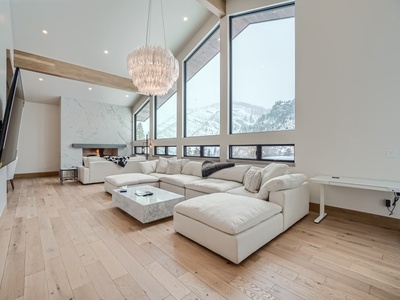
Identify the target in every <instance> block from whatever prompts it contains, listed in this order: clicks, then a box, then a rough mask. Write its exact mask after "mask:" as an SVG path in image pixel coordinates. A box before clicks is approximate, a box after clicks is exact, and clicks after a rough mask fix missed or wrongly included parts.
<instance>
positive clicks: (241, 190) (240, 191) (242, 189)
mask: <svg viewBox="0 0 400 300" xmlns="http://www.w3.org/2000/svg"><path fill="white" fill-rule="evenodd" d="M225 193H228V194H234V195H242V196H247V197H253V198H257V193H252V192H249V191H248V190H246V188H245V187H244V186H241V187H238V188H235V189H232V190H229V191H226V192H225Z"/></svg>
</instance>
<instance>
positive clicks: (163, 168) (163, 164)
mask: <svg viewBox="0 0 400 300" xmlns="http://www.w3.org/2000/svg"><path fill="white" fill-rule="evenodd" d="M168 161H176V157H171V158H164V157H160V158H159V159H158V162H157V167H156V173H163V174H165V173H166V172H167V165H168Z"/></svg>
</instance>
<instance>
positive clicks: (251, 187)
mask: <svg viewBox="0 0 400 300" xmlns="http://www.w3.org/2000/svg"><path fill="white" fill-rule="evenodd" d="M261 170H262V169H261V168H257V167H251V168H250V169H248V170H247V172H246V173H245V174H244V178H243V184H244V187H245V188H246V190H248V191H249V192H251V193H256V192H258V191H259V190H260V184H261Z"/></svg>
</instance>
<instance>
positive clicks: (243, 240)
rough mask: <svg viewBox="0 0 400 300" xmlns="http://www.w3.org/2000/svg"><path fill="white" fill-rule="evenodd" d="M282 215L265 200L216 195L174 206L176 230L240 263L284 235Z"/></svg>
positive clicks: (278, 208) (200, 197)
mask: <svg viewBox="0 0 400 300" xmlns="http://www.w3.org/2000/svg"><path fill="white" fill-rule="evenodd" d="M281 212H282V207H281V206H279V205H277V204H275V203H272V202H268V201H265V200H261V199H257V198H253V197H247V196H242V195H232V194H227V193H214V194H209V195H204V196H199V197H196V198H192V199H189V200H186V201H184V202H181V203H179V204H177V205H175V207H174V229H175V231H176V232H178V233H180V234H182V235H184V236H186V237H188V238H189V239H191V240H193V241H195V242H197V243H199V244H201V245H203V246H204V247H206V248H208V249H210V250H211V251H214V252H215V253H218V254H219V255H221V256H223V257H225V258H226V259H228V260H230V261H232V262H234V263H236V264H238V263H240V262H241V261H242V260H244V259H245V258H246V257H248V256H249V255H250V254H252V253H253V252H254V251H256V250H257V249H259V248H260V247H262V246H263V245H265V244H266V243H268V242H269V241H270V240H272V239H273V238H275V237H276V236H278V235H279V234H280V233H282V232H283V216H282V213H281Z"/></svg>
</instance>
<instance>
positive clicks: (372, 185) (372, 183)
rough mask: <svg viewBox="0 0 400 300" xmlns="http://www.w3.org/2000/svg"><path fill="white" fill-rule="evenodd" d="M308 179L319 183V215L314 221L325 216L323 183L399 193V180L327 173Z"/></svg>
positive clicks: (320, 219)
mask: <svg viewBox="0 0 400 300" xmlns="http://www.w3.org/2000/svg"><path fill="white" fill-rule="evenodd" d="M310 180H311V181H312V182H315V183H319V184H320V198H319V216H318V218H316V219H315V220H314V222H315V223H319V222H321V221H322V219H323V218H325V217H326V212H325V185H335V186H344V187H351V188H356V189H366V190H374V191H383V192H394V193H400V182H393V181H382V180H371V179H361V178H349V177H339V176H328V175H318V176H315V177H313V178H311V179H310Z"/></svg>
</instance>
